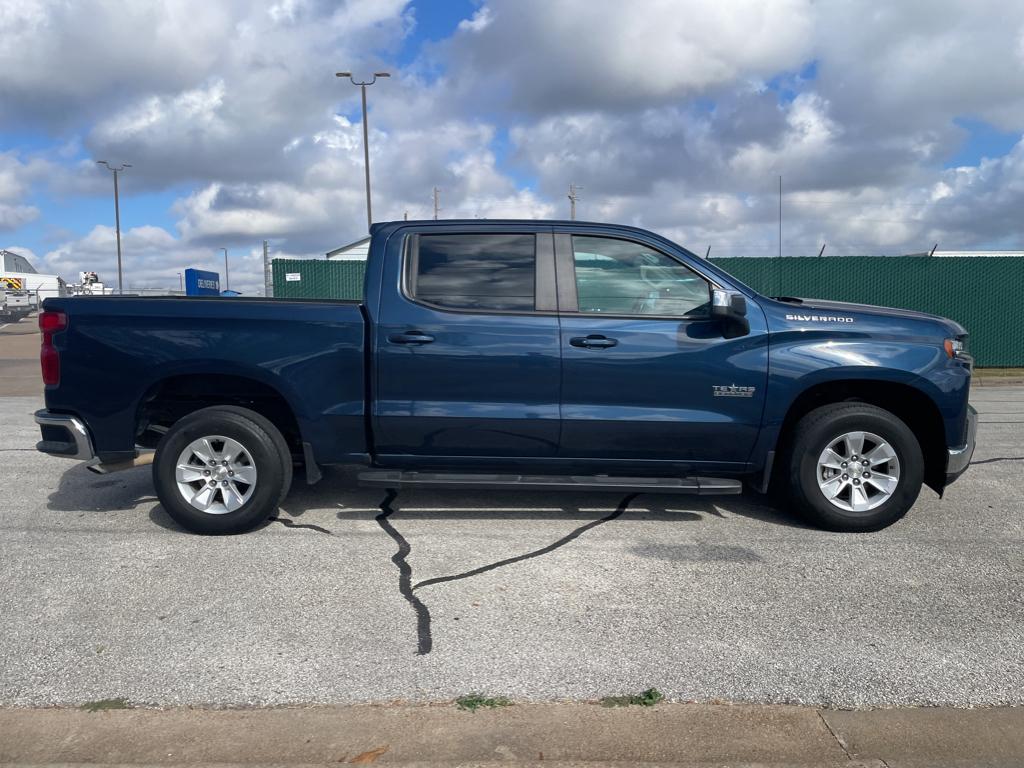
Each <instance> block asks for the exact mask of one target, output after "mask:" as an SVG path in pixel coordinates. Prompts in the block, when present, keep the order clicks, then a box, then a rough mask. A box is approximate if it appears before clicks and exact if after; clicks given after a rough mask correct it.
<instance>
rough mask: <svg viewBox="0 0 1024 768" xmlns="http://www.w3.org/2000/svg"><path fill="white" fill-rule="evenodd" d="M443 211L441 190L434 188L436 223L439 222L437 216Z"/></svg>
mask: <svg viewBox="0 0 1024 768" xmlns="http://www.w3.org/2000/svg"><path fill="white" fill-rule="evenodd" d="M440 210H441V190H440V189H438V188H437V187H434V221H437V214H438V213H439V212H440Z"/></svg>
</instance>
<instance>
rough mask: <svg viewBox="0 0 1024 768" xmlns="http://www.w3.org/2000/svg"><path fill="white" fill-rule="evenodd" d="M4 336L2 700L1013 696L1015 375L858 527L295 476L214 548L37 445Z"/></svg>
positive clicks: (655, 502) (671, 506)
mask: <svg viewBox="0 0 1024 768" xmlns="http://www.w3.org/2000/svg"><path fill="white" fill-rule="evenodd" d="M28 322H29V321H23V323H22V324H19V326H21V325H24V324H27V323H28ZM12 329H13V330H14V331H15V332H17V333H18V334H19V335H20V332H21V329H20V328H19V327H18V326H13V327H8V328H5V329H2V330H0V392H2V393H6V392H13V393H14V394H15V395H21V396H0V462H2V463H0V583H2V585H3V587H2V589H0V648H2V649H3V652H2V653H0V706H2V705H53V704H80V703H82V702H87V701H91V700H96V699H104V698H113V697H123V698H125V699H127V700H129V701H131V702H134V703H136V704H142V705H145V704H154V705H182V704H188V705H193V704H207V705H261V704H293V703H327V704H345V703H361V702H388V701H396V700H397V701H410V702H422V701H436V700H445V699H451V698H453V697H456V696H459V695H463V694H466V693H470V692H482V693H487V694H492V695H503V696H508V697H510V698H513V699H515V700H518V701H551V700H585V699H593V698H599V697H602V696H606V695H611V694H619V693H630V692H637V691H640V690H644V689H647V688H650V687H655V688H658V689H659V690H660V691H662V692H663V693H664V694H665V695H666V696H667V697H668V698H669V699H670V700H675V701H698V702H716V701H731V702H755V703H792V704H808V705H814V706H824V707H888V706H896V705H951V706H972V705H996V704H1024V546H1022V545H1024V502H1022V496H1021V492H1020V477H1021V473H1022V469H1024V445H1022V440H1021V437H1022V435H1024V387H1020V386H1008V387H984V388H978V389H977V390H976V391H975V393H974V395H973V397H972V400H973V402H974V404H975V405H976V407H978V409H979V410H980V412H981V419H980V421H981V423H980V426H979V433H978V450H977V453H976V455H975V460H974V465H973V466H972V468H971V469H970V471H969V472H968V473H967V474H966V475H965V476H964V477H963V478H962V479H961V480H960V481H958V482H957V483H956V484H954V485H953V486H952V487H951V488H949V489H948V491H947V493H946V497H945V498H944V499H942V500H940V499H938V498H937V496H936V495H935V494H934V493H932V492H931V491H929V490H927V489H925V490H924V491H923V492H922V495H921V498H920V499H919V501H918V502H917V504H916V505H915V507H914V508H913V509H912V510H911V511H910V513H909V514H908V516H907V517H906V518H905V519H904V520H903V521H901V522H899V523H898V524H896V525H895V526H892V527H891V528H889V529H887V530H885V531H881V532H878V533H874V534H862V535H853V534H835V533H827V532H823V531H818V530H814V529H811V528H807V527H805V526H803V525H801V524H800V523H799V522H798V521H797V520H796V519H794V518H793V517H792V516H791V515H790V514H789V513H788V512H787V510H785V509H773V508H771V507H769V506H767V504H766V503H765V502H764V500H763V499H762V498H760V497H758V496H756V495H744V496H739V497H737V496H726V497H721V498H698V497H686V496H654V495H646V494H644V495H639V496H636V497H625V496H621V495H614V494H613V495H608V494H596V493H591V494H573V493H560V494H559V493H548V494H543V493H521V492H520V493H515V492H500V493H499V492H458V491H433V492H428V491H402V492H400V493H398V494H397V495H392V494H387V493H384V492H381V491H378V490H371V489H360V488H357V487H355V486H354V483H353V475H352V473H351V472H348V471H339V470H336V471H331V470H328V471H327V472H326V473H325V478H324V480H323V481H322V482H321V483H320V484H318V485H316V486H313V487H307V486H305V485H304V484H303V483H302V482H301V480H297V481H296V484H295V486H294V488H293V490H292V493H291V494H290V495H289V497H288V498H287V499H286V501H285V503H284V505H283V508H282V511H281V513H280V515H279V519H277V520H275V521H273V522H271V523H269V524H268V525H267V526H265V527H264V528H262V529H260V530H257V531H255V532H252V533H249V534H245V535H241V536H233V537H222V538H207V537H200V536H194V535H191V534H189V533H186V532H184V531H182V530H180V529H178V528H177V527H176V526H175V525H174V523H173V522H172V521H171V520H170V518H169V517H168V516H167V514H166V513H165V512H164V511H163V509H162V508H161V507H160V505H159V504H158V503H157V501H156V499H155V497H154V494H153V487H152V483H151V480H150V474H149V470H148V468H139V469H134V470H130V471H127V472H123V473H118V474H114V475H109V476H105V477H103V476H96V475H93V474H91V473H89V472H87V471H86V470H85V468H84V467H83V466H82V465H80V464H78V463H75V462H70V461H67V460H62V459H57V458H52V457H47V456H43V455H41V454H38V453H37V452H36V451H35V450H34V448H33V446H34V445H35V442H36V440H38V432H37V428H36V426H35V424H34V423H33V422H32V417H31V414H32V412H33V411H34V410H36V409H37V408H39V407H41V406H42V398H41V397H40V396H39V395H38V394H27V393H25V392H24V390H22V389H19V387H24V388H25V389H26V390H27V392H28V393H38V391H39V390H38V383H35V384H33V383H32V382H33V381H35V382H38V379H37V378H34V377H35V376H37V375H38V374H37V373H35V372H34V371H33V378H32V379H28V380H26V379H25V376H24V375H22V374H21V373H19V372H18V371H17V370H15V366H16V365H17V364H20V363H19V361H18V360H17V359H15V358H17V355H18V353H17V350H16V349H15V345H16V344H19V343H21V341H20V340H19V341H14V342H11V341H9V340H8V337H7V335H6V334H8V333H11V331H12ZM32 343H33V344H37V343H38V341H37V340H35V341H33V342H32ZM19 349H20V348H19ZM5 350H6V354H7V357H8V358H11V359H5V358H4V355H5ZM22 357H24V355H22ZM22 362H24V360H22ZM35 365H37V364H35ZM5 376H6V377H7V379H5Z"/></svg>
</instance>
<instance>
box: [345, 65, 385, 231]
mask: <svg viewBox="0 0 1024 768" xmlns="http://www.w3.org/2000/svg"><path fill="white" fill-rule="evenodd" d="M334 76H335V77H347V78H348V79H349V80H350V81H351V83H352V85H358V86H359V90H360V91H361V93H362V97H363V169H364V171H365V172H366V228H367V230H369V229H370V227H371V226H372V225H373V212H372V210H371V204H370V133H369V130H368V128H367V125H366V86H368V85H373V84H374V83H375V82H377V78H378V77H391V73H389V72H374V73H373V79H372V80H364V81H361V82H356V80H355V78H353V77H352V73H351V72H335V73H334Z"/></svg>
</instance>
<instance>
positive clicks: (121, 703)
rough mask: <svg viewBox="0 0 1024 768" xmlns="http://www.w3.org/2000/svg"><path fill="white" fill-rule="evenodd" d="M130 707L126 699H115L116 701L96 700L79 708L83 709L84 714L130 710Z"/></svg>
mask: <svg viewBox="0 0 1024 768" xmlns="http://www.w3.org/2000/svg"><path fill="white" fill-rule="evenodd" d="M131 708H132V705H131V704H129V703H128V699H124V698H120V697H118V698H116V699H98V700H96V701H87V702H85V704H83V705H82V706H80V707H79V709H84V710H85V711H86V712H105V711H106V710H108V709H131Z"/></svg>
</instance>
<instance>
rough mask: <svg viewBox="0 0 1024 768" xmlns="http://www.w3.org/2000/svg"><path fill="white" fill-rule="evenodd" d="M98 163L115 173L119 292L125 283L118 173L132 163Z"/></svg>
mask: <svg viewBox="0 0 1024 768" xmlns="http://www.w3.org/2000/svg"><path fill="white" fill-rule="evenodd" d="M96 164H97V165H103V166H106V168H107V170H108V171H113V173H114V227H115V230H116V232H117V292H118V294H121V293H124V285H123V283H122V275H121V200H120V196H119V195H118V191H117V174H119V173H120V172H121V171H123V170H124V169H125V168H131V167H132V166H131V163H121V165H119V166H118V167H117V168H112V167H111V166H110V163H108V162H107V161H106V160H97V161H96Z"/></svg>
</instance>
